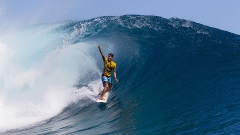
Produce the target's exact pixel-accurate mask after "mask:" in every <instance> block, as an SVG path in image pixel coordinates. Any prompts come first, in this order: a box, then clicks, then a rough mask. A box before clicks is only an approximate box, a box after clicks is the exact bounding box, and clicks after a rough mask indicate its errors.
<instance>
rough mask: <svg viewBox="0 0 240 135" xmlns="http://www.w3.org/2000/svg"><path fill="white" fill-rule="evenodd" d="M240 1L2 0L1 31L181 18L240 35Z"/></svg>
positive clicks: (0, 13)
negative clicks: (124, 18) (107, 19)
mask: <svg viewBox="0 0 240 135" xmlns="http://www.w3.org/2000/svg"><path fill="white" fill-rule="evenodd" d="M239 7H240V1H239V0H230V1H227V0H0V28H1V29H4V28H6V27H7V28H13V27H14V28H15V27H16V28H21V27H26V26H30V25H34V24H38V23H45V22H55V21H63V20H86V19H91V18H94V17H99V16H109V15H110V16H119V15H124V14H140V15H153V14H154V15H157V16H161V17H164V18H171V17H178V18H182V19H186V20H191V21H195V22H198V23H201V24H204V25H207V26H211V27H215V28H219V29H222V30H226V31H229V32H232V33H236V34H239V35H240V27H239V24H240V15H239V13H240V8H239Z"/></svg>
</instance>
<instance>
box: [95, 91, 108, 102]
mask: <svg viewBox="0 0 240 135" xmlns="http://www.w3.org/2000/svg"><path fill="white" fill-rule="evenodd" d="M108 97H109V92H107V93H105V95H104V96H103V98H104V99H105V100H100V95H98V97H97V99H96V102H99V103H106V102H107V99H108Z"/></svg>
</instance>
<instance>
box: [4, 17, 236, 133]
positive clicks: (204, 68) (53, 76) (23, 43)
mask: <svg viewBox="0 0 240 135" xmlns="http://www.w3.org/2000/svg"><path fill="white" fill-rule="evenodd" d="M98 44H101V47H102V50H103V52H104V54H105V55H106V54H108V53H110V52H111V53H113V54H114V61H115V62H116V63H117V77H118V79H119V83H118V84H116V83H115V82H114V83H113V90H112V91H111V92H110V96H109V98H108V102H107V103H106V104H101V103H96V102H95V96H96V95H97V94H98V93H99V92H100V91H101V90H102V88H103V87H102V84H101V80H100V76H101V71H102V68H103V62H102V59H101V56H100V54H99V52H98V48H97V45H98ZM239 45H240V36H239V35H235V34H232V33H230V32H226V31H222V30H219V29H216V28H211V27H208V26H204V25H202V24H198V23H195V22H191V21H188V20H182V19H179V18H170V19H165V18H161V17H158V16H141V15H124V16H105V17H99V18H93V19H90V20H85V21H63V22H57V23H49V24H39V25H34V26H30V27H27V28H25V29H22V30H19V31H15V32H10V33H6V34H5V35H4V36H1V37H0V63H1V64H0V88H1V89H0V134H13V135H22V134H31V135H32V134H47V135H51V134H72V135H74V134H84V135H85V134H143V135H145V134H157V135H159V134H160V135H172V134H179V135H180V134H191V135H192V134H239V133H240V119H239V118H240V111H239V110H240V92H239V90H240V71H239V67H240V54H239V53H240V50H239Z"/></svg>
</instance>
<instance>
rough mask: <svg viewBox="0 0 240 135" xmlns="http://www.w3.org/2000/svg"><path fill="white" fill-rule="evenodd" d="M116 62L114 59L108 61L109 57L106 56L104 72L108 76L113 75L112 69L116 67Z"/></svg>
mask: <svg viewBox="0 0 240 135" xmlns="http://www.w3.org/2000/svg"><path fill="white" fill-rule="evenodd" d="M116 66H117V65H116V63H115V62H113V61H110V62H109V61H108V59H107V58H106V57H105V61H104V70H103V74H104V75H106V76H107V77H110V76H111V71H112V70H113V69H114V68H116Z"/></svg>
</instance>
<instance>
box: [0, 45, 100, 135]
mask: <svg viewBox="0 0 240 135" xmlns="http://www.w3.org/2000/svg"><path fill="white" fill-rule="evenodd" d="M16 46H17V45H16ZM14 47H15V46H14V45H13V44H10V45H6V44H3V43H1V44H0V63H1V64H0V75H1V76H0V86H1V90H0V121H1V122H0V132H2V131H6V130H9V129H15V128H21V127H25V126H29V125H31V124H35V123H37V122H40V121H43V120H45V119H48V118H51V117H53V116H55V115H57V114H58V113H60V112H61V111H62V109H64V108H65V107H67V105H68V104H70V103H72V102H76V101H79V100H81V99H84V98H89V99H91V100H93V98H94V95H96V94H98V93H99V92H100V90H101V89H102V85H101V81H100V79H99V80H95V81H93V82H91V83H90V84H89V85H88V86H86V87H83V88H81V89H77V88H74V85H76V84H77V82H78V81H79V79H81V78H83V77H84V76H85V75H87V74H88V73H90V72H93V71H94V72H99V73H100V71H99V69H98V68H97V66H96V62H95V59H94V58H92V57H91V56H90V55H89V54H88V52H90V50H91V45H89V44H87V43H79V44H75V45H64V46H59V47H57V48H56V49H53V50H52V51H49V50H48V53H46V55H44V57H43V58H39V57H38V56H37V54H36V55H33V56H32V57H33V60H31V61H26V59H28V57H29V55H22V52H19V51H24V50H27V51H25V53H32V52H31V51H32V49H31V48H29V47H32V46H23V47H26V48H25V49H18V50H16V49H14ZM94 47H96V46H94ZM17 48H20V47H17ZM33 50H34V48H33ZM34 51H36V50H34ZM41 57H42V55H41ZM34 59H35V60H34ZM28 62H29V63H28ZM82 105H84V104H82Z"/></svg>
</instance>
